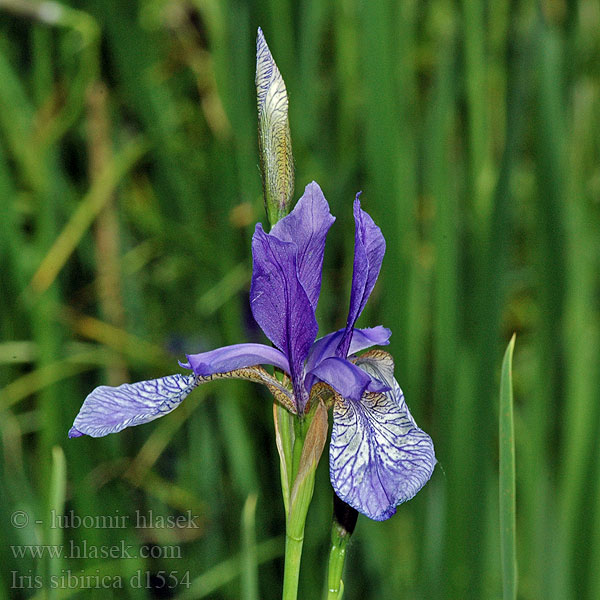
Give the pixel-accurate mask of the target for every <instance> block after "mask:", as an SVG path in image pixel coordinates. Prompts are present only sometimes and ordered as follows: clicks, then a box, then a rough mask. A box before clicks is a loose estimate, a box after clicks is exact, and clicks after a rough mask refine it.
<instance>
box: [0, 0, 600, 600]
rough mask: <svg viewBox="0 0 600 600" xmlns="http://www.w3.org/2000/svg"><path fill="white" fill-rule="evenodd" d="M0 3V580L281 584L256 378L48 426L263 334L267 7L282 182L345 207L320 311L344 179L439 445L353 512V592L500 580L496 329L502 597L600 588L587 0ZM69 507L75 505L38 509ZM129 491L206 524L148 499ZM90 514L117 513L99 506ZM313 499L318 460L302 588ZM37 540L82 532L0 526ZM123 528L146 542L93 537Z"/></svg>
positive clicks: (280, 527)
mask: <svg viewBox="0 0 600 600" xmlns="http://www.w3.org/2000/svg"><path fill="white" fill-rule="evenodd" d="M0 9H1V12H0V190H1V195H0V207H1V218H0V258H1V263H0V267H1V268H0V292H1V293H0V365H1V367H0V386H1V389H0V410H1V418H0V439H1V445H2V453H1V454H0V490H1V494H2V496H1V497H2V500H1V503H0V523H1V524H2V526H1V527H0V598H17V599H18V598H29V597H35V598H46V597H49V598H67V597H71V596H78V597H86V598H88V597H89V598H106V597H115V598H117V597H118V598H152V597H155V598H168V597H178V598H204V597H211V598H243V599H245V600H252V599H253V598H261V599H263V598H264V599H270V598H278V597H279V595H280V582H281V577H282V552H283V539H282V533H283V531H284V517H283V505H282V501H281V496H280V490H279V467H278V459H277V454H276V451H275V445H274V436H273V431H272V417H271V414H272V407H271V401H270V399H269V397H268V395H267V394H266V393H265V391H263V389H262V388H258V387H255V386H252V385H251V384H247V383H241V382H220V383H216V384H207V385H205V386H203V387H201V388H199V389H198V390H197V391H196V392H194V394H193V395H192V396H191V397H190V398H189V399H188V400H187V401H186V402H184V404H183V405H182V406H181V407H180V408H179V409H178V410H177V411H175V412H174V413H172V414H171V415H169V416H168V417H167V418H165V419H162V420H159V421H156V422H154V423H152V424H148V425H144V426H141V427H139V428H134V429H128V430H126V431H124V432H123V433H121V434H119V435H117V436H109V437H108V438H103V439H97V440H93V439H89V438H81V439H76V440H71V441H68V440H67V438H66V434H67V430H68V429H69V427H70V426H71V423H72V421H73V418H74V416H75V415H76V413H77V411H78V409H79V407H80V405H81V402H82V400H83V399H84V398H85V396H86V394H87V393H88V392H89V391H90V390H91V389H92V388H93V387H94V386H96V385H100V384H103V383H109V384H113V385H116V384H119V383H122V382H124V381H135V380H139V379H145V378H151V377H156V376H160V375H164V374H168V373H171V372H174V371H177V370H178V367H177V362H176V361H177V359H178V358H182V357H183V355H184V353H185V352H199V351H202V350H207V349H211V348H214V347H218V346H221V345H224V344H230V343H236V342H241V341H263V338H261V333H260V331H259V330H258V329H257V327H256V326H255V324H254V323H253V322H252V318H251V316H250V314H249V310H248V286H249V280H250V273H251V255H250V239H251V235H252V232H253V228H254V223H255V222H256V221H259V220H262V221H263V223H264V222H265V218H264V211H263V206H262V195H261V180H260V174H259V170H258V154H257V142H256V110H255V90H254V52H255V49H254V43H255V35H256V30H257V27H258V26H259V25H260V26H261V27H262V28H263V30H264V32H265V35H266V38H267V41H268V42H269V45H270V47H271V50H272V52H273V55H274V56H275V59H276V61H277V63H278V65H279V67H280V70H281V72H282V74H283V76H284V79H285V81H286V84H287V89H288V93H289V97H290V119H291V129H292V141H293V148H294V156H295V160H296V194H295V195H296V197H298V196H299V195H300V194H301V192H302V190H303V189H304V186H305V185H306V184H307V183H308V182H310V181H311V180H313V179H315V180H317V181H318V182H319V183H320V185H321V186H322V188H323V191H324V193H325V196H326V197H327V199H328V201H329V203H330V205H331V210H332V213H333V214H335V215H336V216H337V217H338V221H337V223H336V224H335V226H334V227H333V228H332V231H331V233H330V236H329V239H328V243H327V248H326V257H325V271H324V285H323V291H322V294H321V300H320V304H319V322H320V324H321V326H322V331H321V333H322V334H324V333H327V332H328V331H331V330H332V328H334V327H335V328H337V327H340V326H342V325H343V324H344V322H345V316H346V307H347V303H348V297H349V283H350V276H351V269H352V248H353V238H354V233H353V232H354V229H353V227H354V225H353V220H352V210H351V206H352V200H353V198H354V195H355V193H356V192H357V191H358V190H363V196H362V202H363V206H364V207H365V208H366V209H367V210H368V211H369V212H370V213H371V214H372V215H373V217H374V218H375V220H376V222H377V223H379V224H380V225H381V227H382V229H383V232H384V235H385V237H386V239H387V245H388V250H387V255H386V258H385V260H384V266H383V271H382V276H381V277H380V280H379V283H378V286H377V288H376V290H375V293H374V295H373V297H372V299H371V301H370V303H369V306H368V310H367V311H366V313H365V315H364V316H363V317H362V319H361V323H362V324H363V325H375V324H379V323H381V324H384V325H386V326H388V327H390V328H391V329H392V330H393V332H394V335H393V337H392V342H391V346H390V350H391V352H392V353H393V354H394V356H395V360H396V377H397V379H398V380H399V382H400V384H401V385H402V387H403V389H404V392H405V394H406V398H407V401H408V403H409V406H410V407H411V410H412V413H413V415H414V416H415V418H416V419H417V422H418V423H419V424H420V426H421V427H423V429H425V430H426V431H427V432H428V433H430V434H431V436H432V437H433V439H434V442H435V445H436V452H437V457H438V460H439V465H438V467H437V468H436V471H435V473H434V476H433V478H432V480H431V482H430V483H429V484H428V485H427V486H426V487H425V488H424V489H423V491H422V492H420V493H419V494H418V495H417V497H416V498H415V499H414V500H412V501H411V502H409V503H407V504H406V505H402V506H401V507H400V508H399V510H398V513H397V515H396V516H395V517H393V518H392V519H391V520H389V521H387V522H384V523H375V522H369V521H368V520H367V519H366V518H364V517H362V518H360V519H359V523H358V526H357V530H356V533H355V536H354V539H353V542H352V545H351V547H350V552H349V558H348V560H347V565H346V576H345V581H346V595H345V598H347V600H355V599H358V598H361V599H367V598H369V599H378V600H380V599H398V598H410V599H432V598H443V599H446V598H448V599H451V598H457V599H464V598H477V599H479V598H482V599H488V598H499V597H501V585H502V572H501V563H500V541H499V516H498V513H499V508H498V394H499V392H498V389H499V374H500V364H501V359H502V353H503V351H504V348H505V347H506V344H507V342H508V340H509V338H510V336H511V335H512V332H514V331H516V332H517V342H516V349H515V359H514V385H515V430H516V453H517V454H516V456H517V539H518V561H519V586H520V587H519V598H522V599H523V600H529V599H531V600H533V599H552V600H553V599H559V600H561V599H574V598H590V599H597V598H600V568H599V566H600V452H599V446H598V441H597V440H598V434H599V429H600V428H599V417H600V414H599V407H600V402H599V400H600V392H599V389H600V387H599V384H600V381H599V373H600V368H599V367H600V351H599V350H600V348H599V345H600V311H599V303H600V275H599V274H600V227H599V225H600V203H599V199H600V4H599V3H598V2H597V0H573V1H568V2H567V1H566V0H544V1H542V2H534V1H533V0H512V1H510V2H509V1H504V0H502V1H498V2H492V1H489V2H476V1H470V0H463V1H462V2H450V1H448V0H431V1H429V2H417V1H416V0H403V1H402V2H392V1H388V2H383V1H382V2H366V1H359V0H340V1H338V2H333V3H328V2H324V1H322V0H307V1H303V2H300V1H298V2H296V1H292V0H267V1H265V2H257V1H248V2H244V1H243V0H223V1H222V2H219V1H217V0H188V1H180V0H171V1H168V0H148V1H139V2H135V1H131V2H118V1H117V0H80V1H79V2H74V3H72V4H70V5H66V4H64V5H59V4H55V3H43V4H36V3H33V2H27V1H24V0H0ZM19 511H21V512H19ZM52 511H55V512H54V513H53V512H52ZM63 511H64V513H65V514H66V515H67V517H69V515H70V516H71V521H69V524H70V525H72V527H64V526H57V522H56V520H55V519H54V520H53V515H61V514H63ZM136 511H139V512H138V514H139V515H142V516H144V517H146V518H149V517H150V516H151V515H153V516H154V518H156V517H160V518H163V519H164V518H166V517H167V516H177V515H180V516H183V517H186V516H189V515H191V516H192V517H195V518H194V521H193V523H194V525H197V527H182V528H174V527H168V526H167V527H160V526H159V525H160V523H158V522H156V519H154V521H153V522H152V523H147V525H148V526H147V527H146V528H142V527H140V526H139V523H136V522H135V519H136V516H135V515H136ZM151 511H152V512H151ZM74 516H79V517H86V516H87V517H88V522H87V526H86V523H82V524H79V526H77V525H78V523H77V521H76V519H75V518H74ZM110 516H112V517H114V518H116V517H118V516H121V517H124V520H123V521H120V522H119V521H113V522H106V523H105V525H107V526H105V527H103V526H102V524H101V523H98V522H97V521H94V522H92V521H91V520H90V519H92V520H93V519H98V518H99V517H110ZM330 519H331V488H330V486H329V483H328V473H327V461H326V460H323V461H322V464H321V466H320V469H319V474H318V480H317V487H316V491H315V497H314V501H313V504H312V506H311V510H310V512H309V520H308V524H307V534H306V536H307V537H306V544H305V552H304V557H303V570H302V576H301V587H300V597H301V598H310V599H312V598H319V597H321V594H322V591H323V586H324V575H325V566H326V552H327V546H328V537H329V534H328V530H329V524H330ZM64 524H65V523H63V525H64ZM117 525H123V526H122V527H121V526H117ZM136 525H137V526H136ZM150 525H151V526H150ZM84 542H85V543H86V544H87V548H88V551H87V552H86V551H85V550H84V549H83V546H82V545H83V544H84ZM40 544H46V545H52V544H65V553H68V552H69V549H68V548H69V547H68V545H69V544H72V545H73V544H74V545H75V546H76V547H77V548H79V549H80V551H81V552H82V553H83V555H84V556H82V557H81V558H79V559H76V558H64V557H63V558H58V557H50V556H49V554H48V552H49V551H48V550H44V551H42V552H43V554H44V556H43V557H41V558H36V557H35V556H34V555H33V554H32V552H35V551H29V550H22V551H20V550H18V548H25V547H26V546H27V545H30V546H35V547H38V548H39V547H40V546H39V545H40ZM120 544H125V545H131V547H132V548H133V554H139V553H140V549H141V548H145V549H146V550H145V551H144V552H145V553H146V554H149V555H151V557H150V558H127V557H126V556H125V555H123V553H122V552H119V551H117V552H116V553H115V554H114V555H113V556H112V557H99V558H98V557H96V558H95V557H94V556H93V553H94V552H93V551H92V550H91V549H92V548H96V549H99V548H101V547H105V548H107V547H110V546H113V545H117V546H119V545H120ZM15 548H17V550H15ZM73 548H74V546H71V549H73ZM169 549H170V550H169ZM19 552H22V553H23V555H22V556H20V555H19ZM73 554H74V552H71V555H73ZM257 564H258V565H259V567H258V575H259V584H258V585H259V589H260V591H259V592H258V593H257V592H256V578H255V566H256V565H257ZM174 573H175V574H174ZM186 573H189V576H188V579H189V583H190V584H191V585H190V587H189V588H188V587H187V586H186V585H184V584H185V583H186V581H187V579H186ZM87 576H91V577H97V578H98V579H97V580H96V579H88V580H83V578H85V577H87ZM134 576H140V577H141V580H140V581H139V582H138V581H137V580H132V579H131V578H132V577H134ZM52 577H54V578H55V579H52ZM69 577H71V579H69ZM73 577H77V578H79V579H76V580H73ZM119 577H120V578H121V584H122V589H115V590H112V591H107V590H106V589H102V587H103V586H104V585H105V584H106V583H107V582H108V583H109V584H111V585H114V584H115V582H117V583H118V581H119V579H118V578H119ZM161 577H163V578H164V579H161ZM103 578H104V579H103ZM107 578H108V579H107ZM86 582H87V583H86ZM95 582H96V583H95ZM38 583H39V584H40V585H37V584H38ZM52 583H54V584H55V585H52ZM136 583H139V585H135V584H136ZM175 584H177V585H175ZM86 585H87V586H88V587H90V586H91V587H92V588H94V587H99V588H100V589H88V590H84V591H81V588H82V587H85V586H86ZM169 586H171V589H169Z"/></svg>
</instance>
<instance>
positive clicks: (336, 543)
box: [327, 522, 350, 600]
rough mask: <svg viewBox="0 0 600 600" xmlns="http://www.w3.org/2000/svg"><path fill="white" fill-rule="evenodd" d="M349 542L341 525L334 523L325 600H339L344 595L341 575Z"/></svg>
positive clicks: (347, 535) (348, 537) (348, 536)
mask: <svg viewBox="0 0 600 600" xmlns="http://www.w3.org/2000/svg"><path fill="white" fill-rule="evenodd" d="M349 540H350V535H349V534H348V532H347V531H346V530H345V529H344V528H343V527H342V526H341V525H339V524H338V523H336V522H334V523H333V525H332V527H331V546H330V548H329V568H328V572H327V600H341V598H342V595H343V593H344V583H343V581H342V573H343V571H344V561H345V560H346V547H347V546H348V542H349Z"/></svg>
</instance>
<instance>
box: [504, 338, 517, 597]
mask: <svg viewBox="0 0 600 600" xmlns="http://www.w3.org/2000/svg"><path fill="white" fill-rule="evenodd" d="M514 347H515V336H514V335H513V336H512V338H511V340H510V342H509V344H508V347H507V348H506V353H505V354H504V360H503V361H502V377H501V380H500V544H501V554H502V587H503V592H504V594H503V598H504V600H516V597H517V539H516V537H517V536H516V529H517V526H516V507H515V487H516V483H515V430H514V419H513V388H512V357H513V350H514Z"/></svg>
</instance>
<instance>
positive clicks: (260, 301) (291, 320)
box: [250, 223, 318, 412]
mask: <svg viewBox="0 0 600 600" xmlns="http://www.w3.org/2000/svg"><path fill="white" fill-rule="evenodd" d="M297 252H298V248H297V246H296V245H295V244H294V243H291V242H285V241H282V240H280V239H279V238H277V237H275V236H274V235H270V234H267V233H265V232H264V231H263V228H262V226H261V225H260V223H259V224H258V225H257V226H256V231H255V232H254V236H253V238H252V256H253V259H254V264H253V271H252V283H251V285H250V307H251V309H252V314H253V315H254V318H255V319H256V322H257V323H258V324H259V325H260V327H261V329H262V330H263V331H264V332H265V335H266V336H267V337H268V338H269V339H270V340H271V341H272V342H273V343H274V344H275V346H277V347H278V348H279V349H280V350H281V351H282V352H283V353H284V354H285V356H286V358H287V359H288V362H289V366H290V371H289V373H290V375H291V378H292V384H293V387H294V394H295V396H296V401H297V403H298V410H299V411H300V412H302V411H303V410H304V406H305V404H306V401H307V400H308V395H307V393H306V390H305V389H304V385H303V379H304V377H303V372H304V360H305V359H306V356H307V355H308V351H309V350H310V347H311V345H312V343H313V342H314V340H315V337H316V336H317V331H318V326H317V320H316V319H315V311H314V309H313V307H312V305H311V303H310V300H309V299H308V296H307V295H306V292H305V290H304V288H303V287H302V285H301V283H300V280H299V279H298V269H297V260H296V255H297Z"/></svg>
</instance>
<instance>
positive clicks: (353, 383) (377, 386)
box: [310, 356, 390, 402]
mask: <svg viewBox="0 0 600 600" xmlns="http://www.w3.org/2000/svg"><path fill="white" fill-rule="evenodd" d="M310 374H311V375H314V376H315V377H316V378H317V379H320V380H321V381H324V382H325V383H327V384H329V385H330V386H331V387H332V388H333V389H334V390H335V391H336V392H337V393H338V394H340V395H341V396H342V397H343V398H349V399H351V400H354V401H355V402H359V401H360V399H361V397H362V395H363V393H364V392H365V391H367V390H368V391H371V392H384V391H386V390H389V389H390V388H389V387H388V386H387V385H386V384H385V383H383V382H382V381H379V380H377V379H374V378H372V377H370V376H369V375H368V374H367V373H365V371H363V370H362V369H359V368H358V367H357V366H355V365H353V364H352V363H351V362H350V361H347V360H345V359H343V358H339V357H337V356H331V357H329V358H326V359H325V360H323V361H321V362H320V363H319V364H318V365H317V366H316V367H315V368H314V369H313V370H312V371H311V373H310Z"/></svg>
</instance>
